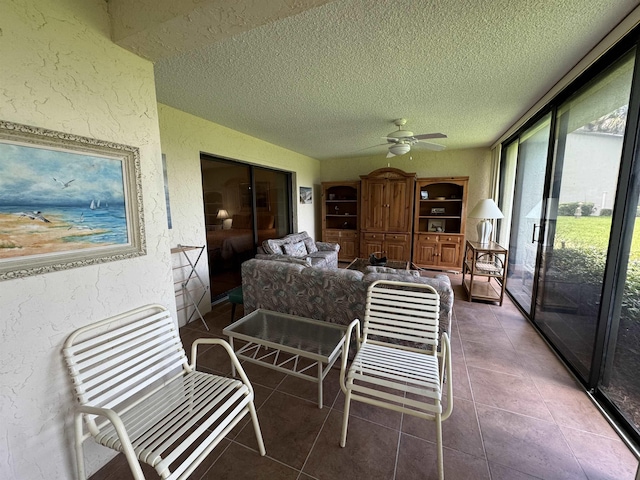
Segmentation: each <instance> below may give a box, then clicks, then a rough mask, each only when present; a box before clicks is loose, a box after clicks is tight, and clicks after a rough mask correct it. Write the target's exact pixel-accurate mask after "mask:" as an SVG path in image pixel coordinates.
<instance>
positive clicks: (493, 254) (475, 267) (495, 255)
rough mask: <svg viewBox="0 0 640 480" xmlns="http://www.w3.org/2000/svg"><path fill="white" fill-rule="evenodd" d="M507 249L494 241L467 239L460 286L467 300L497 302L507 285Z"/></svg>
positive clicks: (502, 295)
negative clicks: (480, 241) (484, 242)
mask: <svg viewBox="0 0 640 480" xmlns="http://www.w3.org/2000/svg"><path fill="white" fill-rule="evenodd" d="M508 256H509V251H508V250H507V249H506V248H504V247H502V246H501V245H498V244H497V243H495V242H489V243H487V244H481V243H478V242H472V241H470V240H467V242H466V245H465V251H464V263H463V264H462V286H463V287H464V290H465V291H466V292H467V295H468V297H469V301H470V302H471V301H473V300H474V299H478V300H488V301H492V302H499V303H500V306H502V301H503V299H504V289H505V287H506V286H507V260H508Z"/></svg>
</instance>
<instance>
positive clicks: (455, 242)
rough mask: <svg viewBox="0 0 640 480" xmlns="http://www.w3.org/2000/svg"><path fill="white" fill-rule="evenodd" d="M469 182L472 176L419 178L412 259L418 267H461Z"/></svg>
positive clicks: (448, 268)
mask: <svg viewBox="0 0 640 480" xmlns="http://www.w3.org/2000/svg"><path fill="white" fill-rule="evenodd" d="M468 183H469V177H437V178H419V179H418V181H417V184H416V192H415V205H416V208H415V213H414V221H413V261H414V263H415V264H416V265H418V266H419V267H423V268H432V269H439V270H452V271H456V272H459V271H461V270H462V268H463V266H462V260H463V247H464V233H465V217H466V205H467V186H468ZM425 196H426V197H427V198H424V197H425Z"/></svg>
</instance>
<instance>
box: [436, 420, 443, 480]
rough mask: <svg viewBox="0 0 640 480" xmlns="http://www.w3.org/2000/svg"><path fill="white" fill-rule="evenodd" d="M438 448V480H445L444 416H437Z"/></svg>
mask: <svg viewBox="0 0 640 480" xmlns="http://www.w3.org/2000/svg"><path fill="white" fill-rule="evenodd" d="M435 420H436V448H437V449H438V480H444V459H443V452H442V415H441V414H439V413H437V414H436V418H435Z"/></svg>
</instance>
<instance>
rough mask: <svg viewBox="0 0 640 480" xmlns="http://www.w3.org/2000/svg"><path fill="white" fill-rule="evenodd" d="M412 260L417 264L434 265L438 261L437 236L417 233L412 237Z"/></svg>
mask: <svg viewBox="0 0 640 480" xmlns="http://www.w3.org/2000/svg"><path fill="white" fill-rule="evenodd" d="M413 252H414V253H413V261H414V262H415V263H416V264H417V265H423V266H429V265H432V266H435V265H436V264H437V263H438V237H437V236H436V235H418V236H417V237H416V238H415V239H414V246H413Z"/></svg>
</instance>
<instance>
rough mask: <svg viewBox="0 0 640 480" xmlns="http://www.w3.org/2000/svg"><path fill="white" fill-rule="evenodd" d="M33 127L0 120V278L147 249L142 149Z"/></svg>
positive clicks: (97, 261)
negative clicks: (39, 139) (140, 197)
mask: <svg viewBox="0 0 640 480" xmlns="http://www.w3.org/2000/svg"><path fill="white" fill-rule="evenodd" d="M5 125H11V126H12V127H11V129H10V131H9V132H7V130H6V129H5V128H4V126H5ZM20 128H24V130H25V131H26V133H25V132H21V131H20ZM33 131H37V132H41V131H43V130H40V129H33V128H32V127H27V126H21V125H17V124H8V122H2V121H0V279H5V278H14V277H15V276H24V275H28V274H33V273H36V272H42V271H52V270H58V269H63V268H72V267H74V266H82V264H90V263H99V262H102V261H109V260H115V259H121V258H127V257H131V256H136V255H140V254H143V253H144V239H143V238H142V237H141V235H140V226H141V220H142V208H141V205H139V202H138V201H137V197H138V196H137V195H136V194H135V192H136V191H137V190H138V189H139V188H140V177H139V165H138V163H137V160H138V158H137V155H138V151H137V149H135V148H134V147H127V146H125V145H117V144H109V148H108V147H106V146H105V142H99V141H96V140H93V139H87V138H84V137H74V139H75V141H77V142H79V143H81V144H82V148H78V149H74V148H73V145H72V144H73V142H71V141H70V140H69V136H68V135H64V134H59V133H58V132H50V136H49V137H47V138H46V139H45V145H38V144H37V143H34V142H33V140H32V137H34V136H36V137H37V134H36V135H33V133H32V132H33ZM47 132H49V131H47ZM15 135H18V136H25V137H28V138H29V139H30V140H31V141H29V142H24V141H21V142H18V141H12V138H13V137H14V136H15ZM56 135H59V136H61V140H57V141H59V142H61V143H63V144H64V146H63V147H62V148H61V147H59V146H55V148H54V146H53V145H51V143H55V142H56V140H55V138H56ZM51 137H53V138H54V140H51ZM110 147H113V148H111V149H110ZM92 150H95V153H94V152H93V151H92ZM111 150H113V154H110V153H111ZM107 206H108V207H109V208H107ZM16 271H17V272H18V273H16ZM29 272H31V273H29Z"/></svg>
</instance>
